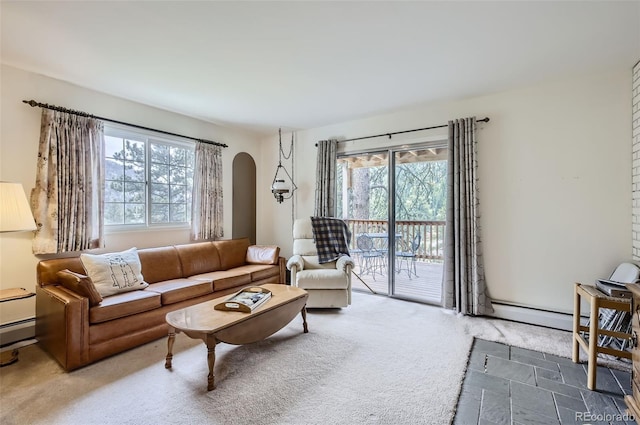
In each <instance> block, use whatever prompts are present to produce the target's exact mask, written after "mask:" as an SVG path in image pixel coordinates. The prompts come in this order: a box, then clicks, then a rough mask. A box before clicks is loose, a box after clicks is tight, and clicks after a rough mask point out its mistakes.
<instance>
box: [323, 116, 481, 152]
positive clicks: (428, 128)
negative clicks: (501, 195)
mask: <svg viewBox="0 0 640 425" xmlns="http://www.w3.org/2000/svg"><path fill="white" fill-rule="evenodd" d="M476 122H489V117H485V118H482V119H481V120H476ZM448 126H449V124H443V125H434V126H433V127H424V128H415V129H413V130H404V131H394V132H393V133H382V134H376V135H375V136H364V137H355V138H353V139H344V140H338V143H342V142H353V141H354V140H364V139H373V138H374V137H382V136H388V137H389V139H391V136H393V135H396V134H403V133H412V132H414V131H422V130H433V129H434V128H444V127H448ZM316 146H318V144H317V143H316Z"/></svg>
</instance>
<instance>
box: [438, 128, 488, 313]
mask: <svg viewBox="0 0 640 425" xmlns="http://www.w3.org/2000/svg"><path fill="white" fill-rule="evenodd" d="M448 147H449V154H448V155H449V158H448V176H447V220H446V222H447V225H446V231H445V270H444V280H443V292H442V293H443V294H444V295H443V296H444V306H445V307H446V308H450V309H454V310H456V311H457V312H459V313H463V314H467V315H483V314H487V313H491V312H493V307H492V306H491V300H490V299H489V296H488V294H487V288H486V284H485V278H484V263H483V257H482V240H481V239H480V210H479V201H478V174H477V168H478V160H477V141H476V119H475V117H474V118H463V119H458V120H455V121H449V146H448Z"/></svg>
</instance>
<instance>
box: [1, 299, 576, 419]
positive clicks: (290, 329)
mask: <svg viewBox="0 0 640 425" xmlns="http://www.w3.org/2000/svg"><path fill="white" fill-rule="evenodd" d="M308 323H309V333H308V334H303V333H302V320H301V318H300V317H297V318H296V319H294V321H293V322H292V323H291V324H290V325H289V326H287V327H286V328H284V329H283V330H281V331H280V332H278V333H277V334H275V335H273V336H272V337H271V338H269V339H267V340H266V341H263V342H261V343H257V344H253V345H248V346H230V345H226V344H219V345H218V347H217V349H216V353H217V359H216V365H215V374H216V384H217V386H216V390H214V391H210V392H207V391H206V375H207V364H206V348H205V347H204V344H202V343H201V342H198V341H194V340H191V339H189V338H187V337H185V336H184V335H178V337H177V338H176V346H175V349H174V353H175V355H174V359H173V370H171V371H169V370H166V369H165V368H164V356H165V354H166V340H165V339H161V340H158V341H156V342H153V343H149V344H147V345H145V346H142V347H139V348H136V349H133V350H130V351H128V352H126V353H122V354H120V355H117V356H114V357H111V358H109V359H106V360H103V361H101V362H99V363H97V364H93V365H90V366H87V367H85V368H82V369H80V370H77V371H74V372H72V373H64V372H63V371H62V370H61V369H60V367H59V366H58V365H57V363H55V361H53V360H52V359H50V358H49V357H48V356H47V355H46V354H44V353H43V352H42V350H40V348H39V347H38V346H37V345H32V346H28V347H25V348H22V349H21V352H20V361H19V362H18V363H16V364H14V365H12V366H9V367H5V368H2V369H0V422H1V423H2V424H5V425H10V424H15V425H18V424H19V425H23V424H163V423H171V424H205V423H206V424H234V425H235V424H261V425H262V424H329V423H333V424H417V423H420V424H445V423H449V422H450V421H451V419H452V418H453V415H454V410H455V406H456V400H457V398H458V393H459V391H460V383H461V380H462V378H463V377H464V372H465V368H466V363H467V358H468V355H469V351H470V348H471V344H472V341H473V337H474V336H478V337H481V338H483V339H488V340H493V341H499V342H504V343H507V344H510V345H514V346H519V347H524V348H531V349H535V350H539V351H544V352H548V353H553V354H558V355H561V356H565V357H568V356H570V353H571V351H570V350H571V345H570V342H571V340H570V334H569V333H568V332H562V331H557V330H550V329H545V328H539V327H535V326H529V325H522V324H517V323H512V322H507V321H501V320H486V319H481V318H469V317H463V316H459V315H455V314H452V313H450V312H447V311H444V310H442V309H439V308H435V307H429V306H425V305H421V304H416V303H410V302H403V301H398V300H393V299H389V298H385V297H379V296H372V295H367V294H360V293H356V294H354V302H353V305H352V306H350V307H348V308H346V309H342V310H310V312H309V314H308Z"/></svg>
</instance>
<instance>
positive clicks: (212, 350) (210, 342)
mask: <svg viewBox="0 0 640 425" xmlns="http://www.w3.org/2000/svg"><path fill="white" fill-rule="evenodd" d="M215 362H216V337H215V336H213V335H207V363H208V364H209V375H208V376H207V391H211V390H213V389H215V388H216V387H215V382H214V378H213V365H214V364H215Z"/></svg>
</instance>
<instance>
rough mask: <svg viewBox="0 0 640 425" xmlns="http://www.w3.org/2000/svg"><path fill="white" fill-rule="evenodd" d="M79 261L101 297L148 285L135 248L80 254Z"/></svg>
mask: <svg viewBox="0 0 640 425" xmlns="http://www.w3.org/2000/svg"><path fill="white" fill-rule="evenodd" d="M80 261H82V266H83V267H84V270H85V271H86V273H87V276H89V277H90V278H91V281H92V282H93V284H94V285H95V287H96V289H97V290H98V292H99V293H100V295H102V296H103V297H108V296H110V295H115V294H118V293H121V292H128V291H135V290H137V289H144V288H146V287H147V286H149V284H148V283H146V282H145V281H144V278H143V277H142V265H141V264H140V257H138V250H137V249H136V248H131V249H128V250H126V251H122V252H112V253H108V254H99V255H95V254H80Z"/></svg>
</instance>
